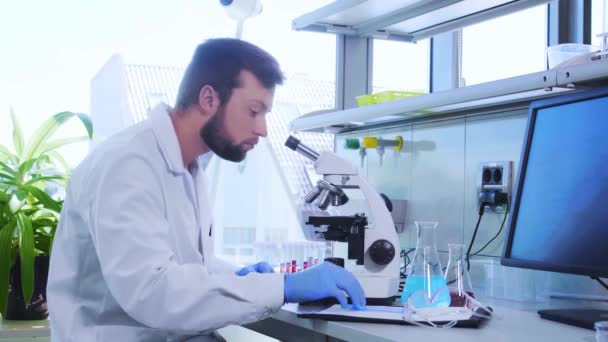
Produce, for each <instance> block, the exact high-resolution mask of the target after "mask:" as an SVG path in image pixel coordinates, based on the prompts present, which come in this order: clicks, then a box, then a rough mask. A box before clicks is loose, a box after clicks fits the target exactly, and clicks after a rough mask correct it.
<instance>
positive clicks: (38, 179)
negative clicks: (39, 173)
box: [24, 176, 67, 185]
mask: <svg viewBox="0 0 608 342" xmlns="http://www.w3.org/2000/svg"><path fill="white" fill-rule="evenodd" d="M66 180H67V177H66V176H43V177H34V178H32V179H31V180H29V181H27V182H26V183H25V184H24V185H32V184H34V183H37V182H48V181H51V182H52V181H66Z"/></svg>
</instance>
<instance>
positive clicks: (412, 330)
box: [0, 301, 608, 342]
mask: <svg viewBox="0 0 608 342" xmlns="http://www.w3.org/2000/svg"><path fill="white" fill-rule="evenodd" d="M488 304H489V305H491V306H492V307H493V308H494V309H495V312H496V313H497V315H498V316H500V318H498V319H493V320H491V321H489V322H487V324H485V325H484V326H482V327H481V328H479V329H456V328H452V329H449V330H447V331H446V330H442V329H433V328H421V327H416V326H400V325H393V324H372V323H348V322H330V321H322V320H316V319H304V318H298V317H297V312H298V306H297V305H296V304H287V305H285V306H284V307H283V309H282V310H281V311H279V312H278V313H277V314H275V315H274V316H273V319H276V320H279V321H283V322H285V323H288V324H292V325H295V326H299V327H301V328H304V329H308V330H313V331H316V332H318V333H321V334H324V335H327V336H331V337H335V338H339V339H342V340H346V341H403V339H404V338H405V337H407V338H408V340H409V339H421V340H430V341H435V340H438V341H439V340H442V339H445V338H446V334H449V340H450V342H470V341H477V340H487V341H492V342H503V341H504V342H506V341H517V342H525V341H535V342H538V341H541V342H542V341H550V342H560V341H564V342H566V341H567V342H593V341H595V337H594V335H595V333H594V331H592V330H587V329H582V328H577V327H573V326H569V325H565V324H561V323H556V322H551V321H547V320H544V319H541V318H539V317H538V315H537V314H536V310H537V309H538V308H556V307H575V306H580V304H578V303H572V302H570V303H569V302H561V303H559V302H558V303H557V304H556V303H551V304H548V303H540V304H519V303H513V302H507V301H491V302H488ZM599 305H600V306H599V307H600V308H607V307H608V304H599ZM594 306H596V307H597V304H596V305H594ZM49 335H50V330H49V322H48V321H47V320H44V321H23V322H20V321H4V320H1V319H0V338H6V337H14V338H15V337H22V338H26V337H29V338H32V337H42V336H49Z"/></svg>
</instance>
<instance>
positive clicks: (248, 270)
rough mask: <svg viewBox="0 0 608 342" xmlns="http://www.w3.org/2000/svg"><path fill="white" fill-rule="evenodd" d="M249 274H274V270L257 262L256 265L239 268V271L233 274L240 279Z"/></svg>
mask: <svg viewBox="0 0 608 342" xmlns="http://www.w3.org/2000/svg"><path fill="white" fill-rule="evenodd" d="M251 272H255V273H274V269H273V268H272V266H270V264H268V263H267V262H264V261H262V262H258V263H257V264H253V265H249V266H245V267H243V268H241V269H240V270H238V271H237V272H236V273H235V274H236V275H238V276H241V277H242V276H244V275H247V274H248V273H251Z"/></svg>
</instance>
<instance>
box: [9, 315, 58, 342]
mask: <svg viewBox="0 0 608 342" xmlns="http://www.w3.org/2000/svg"><path fill="white" fill-rule="evenodd" d="M50 335H51V330H50V328H49V321H48V320H46V319H45V320H41V321H6V320H4V319H0V338H5V337H27V338H32V337H48V336H50Z"/></svg>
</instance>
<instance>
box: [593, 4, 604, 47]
mask: <svg viewBox="0 0 608 342" xmlns="http://www.w3.org/2000/svg"><path fill="white" fill-rule="evenodd" d="M605 32H608V1H607V0H592V2H591V45H594V46H597V47H601V46H602V39H601V38H599V37H597V35H598V34H600V33H605Z"/></svg>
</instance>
